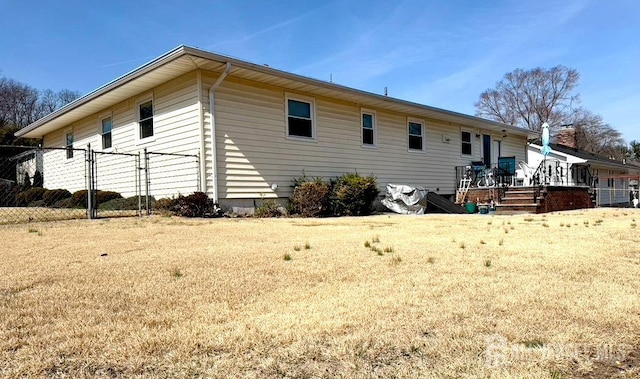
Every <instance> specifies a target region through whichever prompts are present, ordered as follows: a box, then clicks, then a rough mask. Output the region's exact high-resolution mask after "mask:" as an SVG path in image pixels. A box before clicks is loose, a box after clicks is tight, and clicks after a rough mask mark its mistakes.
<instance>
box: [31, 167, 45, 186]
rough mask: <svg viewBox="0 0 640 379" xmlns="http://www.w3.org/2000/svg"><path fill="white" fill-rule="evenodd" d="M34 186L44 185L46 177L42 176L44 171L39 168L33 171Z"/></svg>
mask: <svg viewBox="0 0 640 379" xmlns="http://www.w3.org/2000/svg"><path fill="white" fill-rule="evenodd" d="M33 186H34V187H38V188H42V187H44V178H43V177H42V173H40V171H38V170H36V172H34V173H33Z"/></svg>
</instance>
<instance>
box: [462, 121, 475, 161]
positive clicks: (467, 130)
mask: <svg viewBox="0 0 640 379" xmlns="http://www.w3.org/2000/svg"><path fill="white" fill-rule="evenodd" d="M462 133H469V142H468V143H469V147H471V152H470V153H469V154H465V153H464V151H463V150H462V146H463V145H464V144H465V143H467V142H465V141H464V140H463V139H462ZM460 155H461V156H463V157H471V156H473V130H471V129H465V128H461V129H460Z"/></svg>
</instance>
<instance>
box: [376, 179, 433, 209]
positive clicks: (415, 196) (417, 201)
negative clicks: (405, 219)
mask: <svg viewBox="0 0 640 379" xmlns="http://www.w3.org/2000/svg"><path fill="white" fill-rule="evenodd" d="M427 193H429V190H428V189H426V188H424V187H416V186H410V185H406V184H387V193H386V194H385V197H384V199H382V200H381V203H382V205H384V206H385V207H387V208H389V209H390V210H392V211H394V212H396V213H402V214H424V211H425V209H427Z"/></svg>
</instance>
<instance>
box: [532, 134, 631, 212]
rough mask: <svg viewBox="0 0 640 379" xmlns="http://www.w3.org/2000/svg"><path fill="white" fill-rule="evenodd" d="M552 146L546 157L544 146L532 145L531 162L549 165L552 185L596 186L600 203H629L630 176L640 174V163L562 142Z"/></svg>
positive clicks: (535, 164) (597, 198) (548, 170)
mask: <svg viewBox="0 0 640 379" xmlns="http://www.w3.org/2000/svg"><path fill="white" fill-rule="evenodd" d="M550 147H551V150H552V151H551V154H550V155H549V156H547V157H546V160H545V158H544V157H543V156H542V154H541V153H540V150H541V146H540V145H538V144H534V143H532V144H530V145H529V148H528V161H527V162H528V164H529V166H530V167H533V168H534V169H535V168H537V167H539V166H540V165H541V164H542V165H543V166H546V167H545V168H546V171H547V173H549V174H550V175H549V183H548V184H550V185H561V186H593V188H594V190H595V192H596V205H597V206H609V205H623V204H624V205H628V204H629V191H630V188H629V179H630V177H632V176H637V175H638V174H639V173H640V170H639V167H638V166H636V165H631V164H626V162H624V161H618V160H615V159H609V158H607V157H603V156H600V155H596V154H592V153H589V152H586V151H583V150H580V149H576V148H573V147H569V146H564V145H560V144H550ZM543 162H544V163H543Z"/></svg>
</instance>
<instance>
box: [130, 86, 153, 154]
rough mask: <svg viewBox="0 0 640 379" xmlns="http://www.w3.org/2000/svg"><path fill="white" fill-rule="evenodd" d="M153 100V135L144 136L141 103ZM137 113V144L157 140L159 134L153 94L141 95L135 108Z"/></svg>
mask: <svg viewBox="0 0 640 379" xmlns="http://www.w3.org/2000/svg"><path fill="white" fill-rule="evenodd" d="M149 101H151V107H152V109H153V114H152V116H151V119H152V120H153V135H151V136H149V137H145V138H142V129H141V126H140V105H142V104H144V103H147V102H149ZM135 114H136V144H144V143H148V142H153V141H155V140H156V135H157V129H156V126H157V125H156V101H155V99H154V97H153V95H147V96H143V97H140V98H139V99H138V100H137V101H136V109H135Z"/></svg>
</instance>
